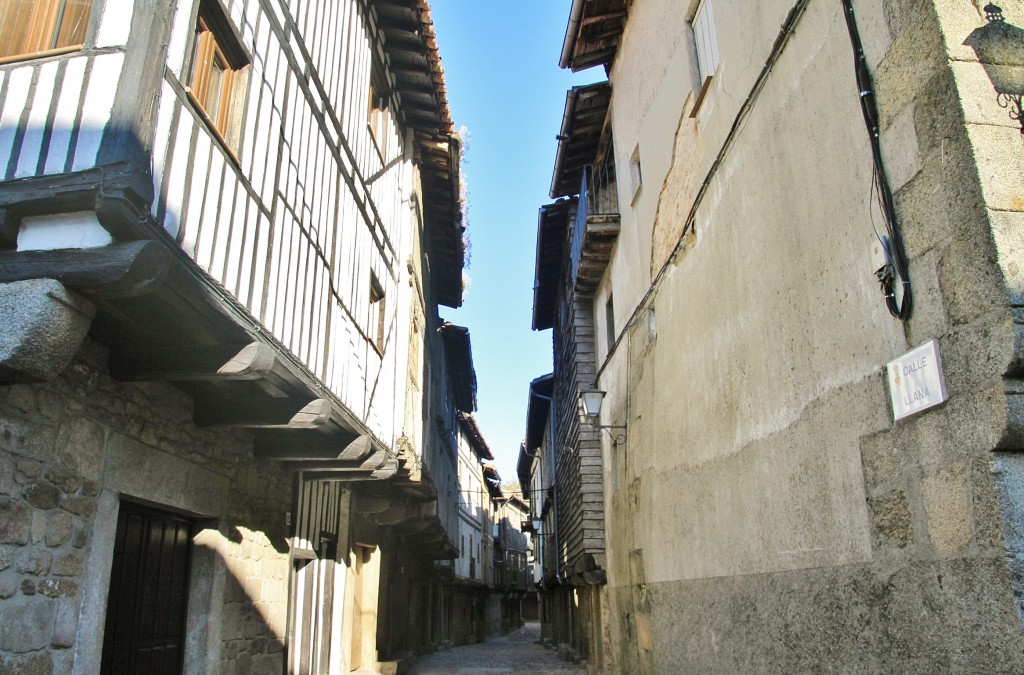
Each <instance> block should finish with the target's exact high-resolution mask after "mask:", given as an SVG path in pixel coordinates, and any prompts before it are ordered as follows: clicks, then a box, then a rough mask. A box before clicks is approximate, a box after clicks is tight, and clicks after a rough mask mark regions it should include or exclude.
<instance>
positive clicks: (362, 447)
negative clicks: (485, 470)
mask: <svg viewBox="0 0 1024 675" xmlns="http://www.w3.org/2000/svg"><path fill="white" fill-rule="evenodd" d="M141 171H142V170H140V169H139V168H138V167H133V166H129V165H111V166H108V167H104V170H103V171H100V170H99V169H92V170H88V171H84V172H79V173H76V174H65V175H58V176H48V177H44V178H32V179H23V180H16V181H7V182H5V183H0V283H8V282H14V281H22V280H27V279H37V278H50V279H55V280H57V281H59V282H60V283H62V284H63V285H64V286H65V287H67V288H69V289H71V290H73V291H75V292H76V293H78V294H79V295H81V296H83V297H85V298H86V299H88V300H89V301H91V302H92V303H93V304H94V305H95V306H96V308H97V312H96V317H95V319H94V320H93V322H92V325H91V328H90V335H91V336H92V337H93V338H94V339H96V340H97V341H98V342H100V343H101V344H103V345H105V346H106V347H107V348H108V349H109V352H110V359H109V363H110V366H109V367H110V372H111V375H112V376H113V377H114V378H115V379H119V380H122V381H165V382H168V383H170V384H172V385H173V386H175V387H177V388H178V389H180V390H182V391H184V392H185V393H187V394H188V395H190V396H191V397H192V398H193V400H194V402H195V405H194V421H195V423H196V425H197V426H200V427H234V428H245V429H250V430H252V432H253V434H254V437H255V444H254V450H253V452H254V457H255V458H256V459H263V460H270V461H279V462H281V463H282V464H283V465H284V466H285V467H286V468H291V469H293V470H298V471H303V472H304V474H303V475H304V477H305V478H308V479H314V478H315V479H323V480H342V481H362V480H372V479H377V480H379V479H386V478H394V479H396V480H402V479H403V478H405V479H407V478H409V476H410V473H409V469H410V467H409V466H407V465H408V463H409V460H410V459H411V457H409V456H403V455H402V454H401V453H397V454H396V453H395V452H393V451H391V450H388V449H387V448H385V447H384V445H383V444H382V443H381V442H380V441H379V440H377V439H376V438H375V437H374V436H373V434H372V433H371V432H370V431H369V430H368V429H367V427H366V426H365V425H364V424H363V423H362V422H361V421H360V420H359V418H358V417H357V416H356V415H355V414H354V413H353V412H352V411H350V410H348V409H347V408H346V407H345V406H344V404H342V403H341V402H340V400H339V399H338V398H337V397H335V396H334V395H333V394H331V393H330V392H328V391H327V390H326V389H325V388H324V387H323V385H322V383H321V382H320V381H319V380H318V379H317V378H316V377H315V376H314V375H313V374H312V373H310V372H309V371H308V370H307V369H306V367H305V366H304V365H303V364H302V363H301V362H299V361H298V359H296V358H295V357H294V356H293V355H292V354H291V353H290V352H289V351H288V350H287V349H286V348H284V347H283V346H282V345H281V344H280V343H279V342H278V341H277V340H276V339H275V338H274V337H273V336H271V335H270V334H269V333H268V332H267V331H265V330H263V329H262V328H261V327H260V326H259V325H258V324H257V323H256V322H255V320H254V319H252V317H251V316H249V315H248V313H247V312H246V310H245V309H244V308H243V307H242V306H241V305H239V304H238V302H237V301H236V300H235V299H234V298H233V297H232V296H231V295H230V294H228V293H227V292H226V291H224V290H223V289H222V288H221V287H220V286H219V285H218V284H217V283H216V282H215V281H214V280H213V279H211V278H209V277H208V276H207V275H206V274H205V273H204V272H203V271H202V270H201V269H200V268H199V267H198V266H197V265H196V264H195V263H194V262H193V261H192V260H191V259H190V258H189V257H188V256H187V254H185V252H184V251H183V250H182V249H181V247H180V246H178V244H177V243H176V242H175V241H174V240H173V239H171V238H170V237H169V236H168V235H167V233H166V232H165V231H164V230H163V229H162V228H161V227H159V225H158V224H157V223H156V222H154V221H153V220H152V218H151V216H150V213H149V208H148V202H147V201H146V197H145V196H144V195H140V194H139V192H138V191H137V187H138V186H139V185H143V186H145V184H146V183H147V182H149V179H148V178H146V177H145V176H144V175H142V176H141V177H140V172H141ZM83 210H92V211H95V213H96V215H97V218H98V220H99V222H100V224H101V225H103V226H104V227H105V229H107V230H108V231H109V232H110V233H111V235H112V237H113V242H112V243H111V244H108V245H106V246H101V247H96V248H87V249H65V250H51V251H18V250H16V249H15V245H16V241H17V231H18V227H19V224H20V221H21V218H23V217H25V216H29V215H41V214H48V213H68V212H73V211H83Z"/></svg>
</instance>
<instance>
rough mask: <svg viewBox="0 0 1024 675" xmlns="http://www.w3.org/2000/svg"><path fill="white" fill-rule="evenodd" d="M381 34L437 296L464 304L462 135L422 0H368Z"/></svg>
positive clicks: (444, 302)
mask: <svg viewBox="0 0 1024 675" xmlns="http://www.w3.org/2000/svg"><path fill="white" fill-rule="evenodd" d="M371 6H372V7H373V8H374V10H375V12H376V20H377V22H378V25H379V27H380V29H381V31H382V32H383V33H384V49H385V51H386V53H387V56H388V62H389V63H388V65H389V66H390V68H389V71H390V73H391V74H392V76H393V78H394V82H393V85H394V95H395V98H396V99H397V106H396V107H397V110H398V111H399V115H400V117H401V118H402V119H403V120H404V122H405V125H406V127H409V128H411V129H412V130H413V134H414V139H415V152H416V154H417V159H418V161H419V166H420V182H421V184H422V187H423V216H424V220H425V225H426V230H427V241H426V242H425V243H426V246H427V251H428V258H429V260H430V274H431V281H432V285H433V287H434V290H435V292H436V294H437V295H436V299H437V301H438V302H439V303H440V304H442V305H445V306H448V307H453V308H454V307H460V306H461V305H462V268H463V265H464V264H465V258H466V250H465V242H464V240H463V235H464V232H465V224H464V223H463V222H462V202H461V197H460V191H459V161H460V155H461V153H460V147H461V140H460V138H459V136H458V135H457V134H456V133H455V132H454V125H453V124H452V117H451V111H450V110H449V107H448V91H447V87H446V85H445V81H444V68H443V67H442V65H441V56H440V54H439V52H438V47H437V37H436V35H435V33H434V22H433V20H432V19H431V17H430V4H429V3H428V2H427V1H426V0H372V2H371Z"/></svg>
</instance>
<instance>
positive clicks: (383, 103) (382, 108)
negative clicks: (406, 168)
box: [366, 64, 391, 162]
mask: <svg viewBox="0 0 1024 675" xmlns="http://www.w3.org/2000/svg"><path fill="white" fill-rule="evenodd" d="M367 93H368V96H367V108H366V128H367V129H368V130H369V132H370V138H371V139H372V141H373V144H374V145H375V146H376V148H377V154H378V155H379V156H380V161H381V162H386V161H387V158H388V153H389V152H390V148H389V147H388V138H389V136H388V126H389V124H390V122H391V105H390V96H389V91H388V87H387V83H386V80H385V78H384V74H383V68H382V67H380V66H378V65H377V64H374V65H373V66H372V67H371V70H370V85H369V90H368V92H367Z"/></svg>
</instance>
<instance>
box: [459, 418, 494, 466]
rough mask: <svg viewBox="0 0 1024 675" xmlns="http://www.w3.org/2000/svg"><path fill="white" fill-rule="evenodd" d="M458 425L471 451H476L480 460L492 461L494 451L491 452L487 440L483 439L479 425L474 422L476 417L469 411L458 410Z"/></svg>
mask: <svg viewBox="0 0 1024 675" xmlns="http://www.w3.org/2000/svg"><path fill="white" fill-rule="evenodd" d="M459 426H461V427H462V432H463V433H464V434H466V438H468V439H469V444H470V445H471V446H472V447H473V452H475V453H476V456H477V457H478V458H480V459H481V460H491V461H493V460H494V453H492V452H491V449H490V447H488V445H487V441H485V440H484V435H483V433H481V431H480V425H478V424H477V423H476V418H475V417H473V416H472V415H470V414H469V413H464V412H460V413H459Z"/></svg>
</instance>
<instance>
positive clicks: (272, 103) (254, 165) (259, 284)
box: [0, 0, 414, 442]
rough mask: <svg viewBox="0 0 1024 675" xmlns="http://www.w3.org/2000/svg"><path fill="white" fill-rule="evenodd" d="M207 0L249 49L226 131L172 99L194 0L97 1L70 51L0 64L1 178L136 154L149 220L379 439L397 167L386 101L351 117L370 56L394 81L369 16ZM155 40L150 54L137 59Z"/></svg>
mask: <svg viewBox="0 0 1024 675" xmlns="http://www.w3.org/2000/svg"><path fill="white" fill-rule="evenodd" d="M207 1H208V2H211V3H213V2H218V1H222V6H223V7H224V8H225V9H226V11H227V14H228V16H229V19H230V23H231V25H232V26H233V29H234V31H235V32H236V33H237V37H238V38H239V39H240V43H241V47H242V49H243V50H244V51H245V53H246V54H247V55H248V57H249V61H250V63H249V65H247V66H246V67H245V68H243V69H242V70H241V71H240V73H239V76H238V77H237V78H236V85H235V87H236V90H235V92H234V94H233V96H232V108H231V110H232V114H231V119H230V130H229V131H228V132H226V133H225V134H224V138H226V139H227V141H226V142H224V141H222V140H221V139H220V138H219V137H218V135H217V134H215V133H214V132H213V131H212V129H211V128H210V126H209V124H208V123H207V122H206V121H205V119H204V117H203V115H202V114H201V113H200V112H199V111H198V109H197V108H196V106H195V105H194V104H193V102H192V101H191V100H190V98H189V94H188V87H189V84H190V77H191V76H190V73H191V68H192V64H191V60H192V58H193V46H194V45H193V42H194V39H195V25H196V18H197V14H198V11H199V6H200V2H199V0H182V1H181V2H179V3H177V5H176V6H169V3H163V2H155V1H154V0H140V1H139V2H135V3H125V2H115V1H114V0H106V1H105V2H103V1H101V0H97V1H96V3H95V5H94V8H93V14H92V17H91V20H90V28H89V31H88V33H87V37H86V44H85V46H84V48H83V49H82V50H80V51H76V52H72V53H70V54H64V55H58V56H52V57H48V58H42V59H33V60H27V61H20V62H15V63H12V64H7V65H4V66H0V177H2V178H3V179H12V178H26V177H32V176H39V175H44V174H61V173H68V172H76V171H82V170H87V169H90V168H93V167H96V166H102V165H105V164H106V163H112V162H114V161H123V160H125V159H128V160H135V161H139V162H142V163H146V164H149V165H150V166H149V168H150V169H151V171H152V177H153V195H152V204H151V215H152V216H153V217H154V219H155V220H156V221H157V222H159V223H160V224H161V225H162V226H163V227H164V229H165V230H166V231H167V233H169V234H170V235H171V236H172V237H174V238H175V239H176V240H177V241H178V242H179V244H180V245H181V247H182V249H183V250H184V251H185V252H186V253H187V254H188V255H189V256H190V257H191V258H192V259H193V260H194V261H195V262H196V263H197V264H198V265H199V267H200V268H202V270H204V271H205V272H206V273H207V274H209V275H210V276H211V277H212V278H213V279H215V280H216V281H217V282H218V283H219V284H220V285H222V286H223V287H224V288H225V289H226V290H227V291H229V292H230V293H231V294H232V295H233V296H234V297H235V298H236V299H237V300H238V302H239V303H240V304H241V305H242V306H244V307H245V309H246V310H248V312H249V313H250V314H251V316H252V318H253V319H254V322H253V323H254V328H255V329H256V330H260V331H262V330H266V331H269V333H270V334H271V335H272V336H273V337H274V338H275V339H276V340H277V341H278V342H280V343H281V344H283V345H284V346H285V347H286V348H287V349H288V350H289V351H291V352H292V353H293V354H294V355H295V356H297V357H298V358H299V360H300V361H301V362H302V363H303V364H304V365H305V366H306V367H307V368H308V369H309V370H310V372H311V373H312V374H313V375H315V376H316V377H317V378H319V379H320V380H321V381H322V382H323V383H324V384H325V385H326V387H327V388H328V389H329V390H330V391H331V392H332V393H333V394H334V395H336V396H337V397H338V398H339V399H340V400H341V401H342V402H343V403H344V404H345V405H346V406H347V407H348V408H349V409H350V410H351V411H353V412H354V413H355V414H356V416H357V417H359V418H360V419H362V420H364V421H365V422H366V423H367V425H368V426H369V428H370V429H371V430H372V431H373V432H374V433H375V434H376V435H378V436H379V437H380V438H381V439H382V440H385V442H389V441H391V440H393V439H394V437H395V436H397V435H398V434H399V433H400V430H397V431H396V428H395V427H396V426H397V424H396V422H395V420H396V419H401V414H400V413H401V408H402V406H403V405H404V399H403V398H402V397H397V398H396V397H395V396H394V394H395V393H396V389H397V387H396V377H397V369H396V364H399V363H402V364H404V362H405V356H404V355H405V349H406V342H407V339H406V338H407V336H406V335H405V330H406V329H407V326H408V325H409V322H408V321H407V320H406V317H405V313H406V312H407V309H408V306H409V302H408V284H405V283H399V281H404V277H403V275H404V274H405V272H404V270H405V263H406V261H407V260H408V258H409V255H410V253H411V234H410V231H411V222H410V206H409V204H410V196H411V194H412V192H413V189H414V187H413V186H414V182H413V181H414V172H413V169H412V152H411V145H410V142H408V138H407V137H406V135H405V134H404V132H403V130H402V129H400V128H399V126H398V124H397V121H396V119H397V117H398V116H399V115H400V114H401V113H400V111H396V109H397V105H398V101H394V100H393V101H390V105H388V106H387V111H388V112H387V114H385V115H384V117H383V119H384V124H383V126H382V127H379V128H378V132H377V138H376V139H375V138H374V134H373V133H372V132H371V129H370V126H369V124H368V100H369V99H368V94H369V90H370V78H371V72H372V69H373V67H374V61H375V60H376V62H377V69H378V72H383V73H384V75H383V82H384V83H385V85H386V87H385V89H387V88H388V87H392V86H393V80H392V78H391V76H390V75H388V74H387V66H388V64H387V56H386V54H385V52H384V50H383V48H382V46H381V44H380V39H381V37H380V36H381V33H380V32H379V30H378V29H377V26H376V23H375V19H374V12H373V10H372V9H371V8H369V7H367V3H366V2H365V1H362V0H350V1H346V2H313V1H293V2H288V3H282V2H278V1H276V0H207ZM161 30H162V33H161ZM161 44H166V48H165V49H166V51H165V53H164V60H163V63H159V62H157V64H156V66H152V67H150V66H147V65H146V62H148V61H149V60H151V59H153V58H154V57H153V56H152V55H153V54H154V53H156V54H157V55H159V45H161ZM149 101H152V104H149ZM140 103H141V105H140ZM117 139H120V140H117ZM125 145H129V146H131V150H132V151H134V154H133V152H129V151H126V150H125V149H124V147H123V146H125ZM115 147H116V148H117V149H116V150H115V149H114V148H115ZM371 278H372V279H373V280H375V282H376V284H378V285H379V288H380V290H382V291H383V297H384V301H383V303H384V321H383V325H382V326H381V325H380V321H379V305H374V306H371V290H370V289H371V283H372V282H371ZM379 331H382V333H383V335H382V338H381V340H380V341H378V339H377V336H378V332H379Z"/></svg>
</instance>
